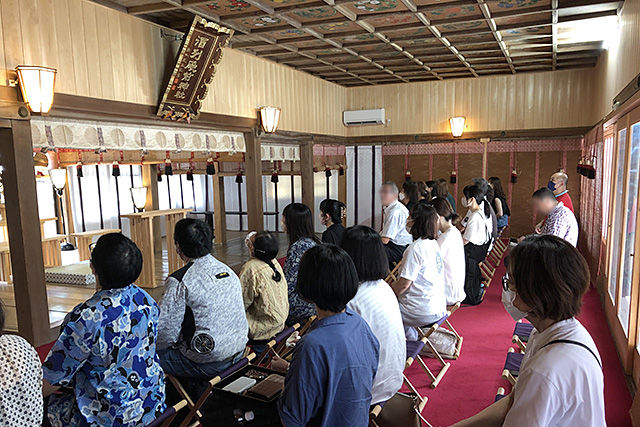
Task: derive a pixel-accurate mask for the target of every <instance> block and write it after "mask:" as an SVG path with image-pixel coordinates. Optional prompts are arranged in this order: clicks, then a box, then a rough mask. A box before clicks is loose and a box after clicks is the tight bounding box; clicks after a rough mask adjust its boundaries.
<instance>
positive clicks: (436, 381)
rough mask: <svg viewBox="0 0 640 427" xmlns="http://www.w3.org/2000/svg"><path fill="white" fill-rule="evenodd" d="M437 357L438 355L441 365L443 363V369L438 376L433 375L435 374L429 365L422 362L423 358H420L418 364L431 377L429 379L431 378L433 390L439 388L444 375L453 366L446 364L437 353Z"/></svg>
mask: <svg viewBox="0 0 640 427" xmlns="http://www.w3.org/2000/svg"><path fill="white" fill-rule="evenodd" d="M434 350H435V349H433V348H432V349H431V351H432V352H433V351H434ZM436 355H437V358H438V359H439V360H440V363H442V368H441V369H440V372H438V375H433V372H431V369H429V367H428V366H427V364H426V363H424V360H422V357H420V356H418V362H419V363H420V366H422V369H424V371H425V372H426V373H427V375H429V378H431V388H436V387H438V384H440V381H442V377H444V374H446V373H447V370H448V369H449V367H450V366H451V363H449V362H445V361H444V360H443V359H442V356H440V354H439V353H437V352H436Z"/></svg>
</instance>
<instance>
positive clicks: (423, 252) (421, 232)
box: [392, 202, 447, 340]
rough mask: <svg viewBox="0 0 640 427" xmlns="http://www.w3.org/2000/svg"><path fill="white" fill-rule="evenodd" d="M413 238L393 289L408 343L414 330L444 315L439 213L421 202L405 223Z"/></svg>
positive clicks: (413, 335)
mask: <svg viewBox="0 0 640 427" xmlns="http://www.w3.org/2000/svg"><path fill="white" fill-rule="evenodd" d="M407 228H409V230H410V233H411V235H412V236H413V239H414V240H413V243H411V244H410V245H409V247H408V248H407V250H406V251H405V253H404V257H403V258H402V267H401V268H400V277H399V278H398V280H397V281H396V282H395V283H394V284H393V285H392V288H393V291H394V292H395V294H396V296H397V297H398V303H399V304H400V313H401V314H402V322H403V323H404V326H405V332H406V336H407V339H411V340H414V339H416V338H417V336H418V335H417V332H416V331H415V329H414V327H415V326H426V325H430V324H432V323H435V322H436V321H438V320H439V319H441V318H442V317H443V316H444V315H445V313H446V311H447V300H446V298H445V291H444V267H443V264H442V257H441V256H440V247H439V246H438V242H437V241H436V238H437V237H438V213H437V212H436V210H435V209H434V208H433V207H432V206H428V205H427V204H426V203H424V202H420V203H418V205H417V206H416V207H415V208H414V209H413V212H411V216H410V217H409V220H408V221H407Z"/></svg>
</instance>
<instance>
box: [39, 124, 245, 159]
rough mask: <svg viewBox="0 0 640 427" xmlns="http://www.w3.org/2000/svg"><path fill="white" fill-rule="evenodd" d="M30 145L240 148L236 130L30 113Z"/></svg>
mask: <svg viewBox="0 0 640 427" xmlns="http://www.w3.org/2000/svg"><path fill="white" fill-rule="evenodd" d="M31 135H32V140H33V146H34V147H36V148H39V147H51V146H53V147H56V148H69V149H76V150H95V149H99V148H104V149H107V150H122V151H126V150H143V149H146V150H161V151H166V150H168V151H180V150H184V151H196V152H208V151H211V152H244V151H245V141H244V136H243V135H242V133H240V132H227V131H215V130H205V129H189V128H188V127H184V128H178V127H176V128H169V127H161V126H155V127H154V126H144V127H141V126H136V125H129V124H123V123H110V122H90V121H81V120H70V119H51V118H44V117H33V118H32V119H31Z"/></svg>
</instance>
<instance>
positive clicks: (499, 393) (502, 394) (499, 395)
mask: <svg viewBox="0 0 640 427" xmlns="http://www.w3.org/2000/svg"><path fill="white" fill-rule="evenodd" d="M505 396H506V394H505V391H504V388H503V387H498V391H497V392H496V398H495V399H494V402H497V401H498V400H500V399H502V398H503V397H505Z"/></svg>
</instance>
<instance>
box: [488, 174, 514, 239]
mask: <svg viewBox="0 0 640 427" xmlns="http://www.w3.org/2000/svg"><path fill="white" fill-rule="evenodd" d="M489 186H490V187H491V188H492V189H493V194H494V198H493V200H492V201H491V204H492V205H493V207H494V209H495V210H496V217H497V218H498V229H502V228H505V227H506V226H508V225H509V216H510V215H511V211H510V210H509V206H508V205H507V196H506V195H505V194H504V190H503V189H502V182H500V178H498V177H497V176H492V177H491V178H489Z"/></svg>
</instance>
